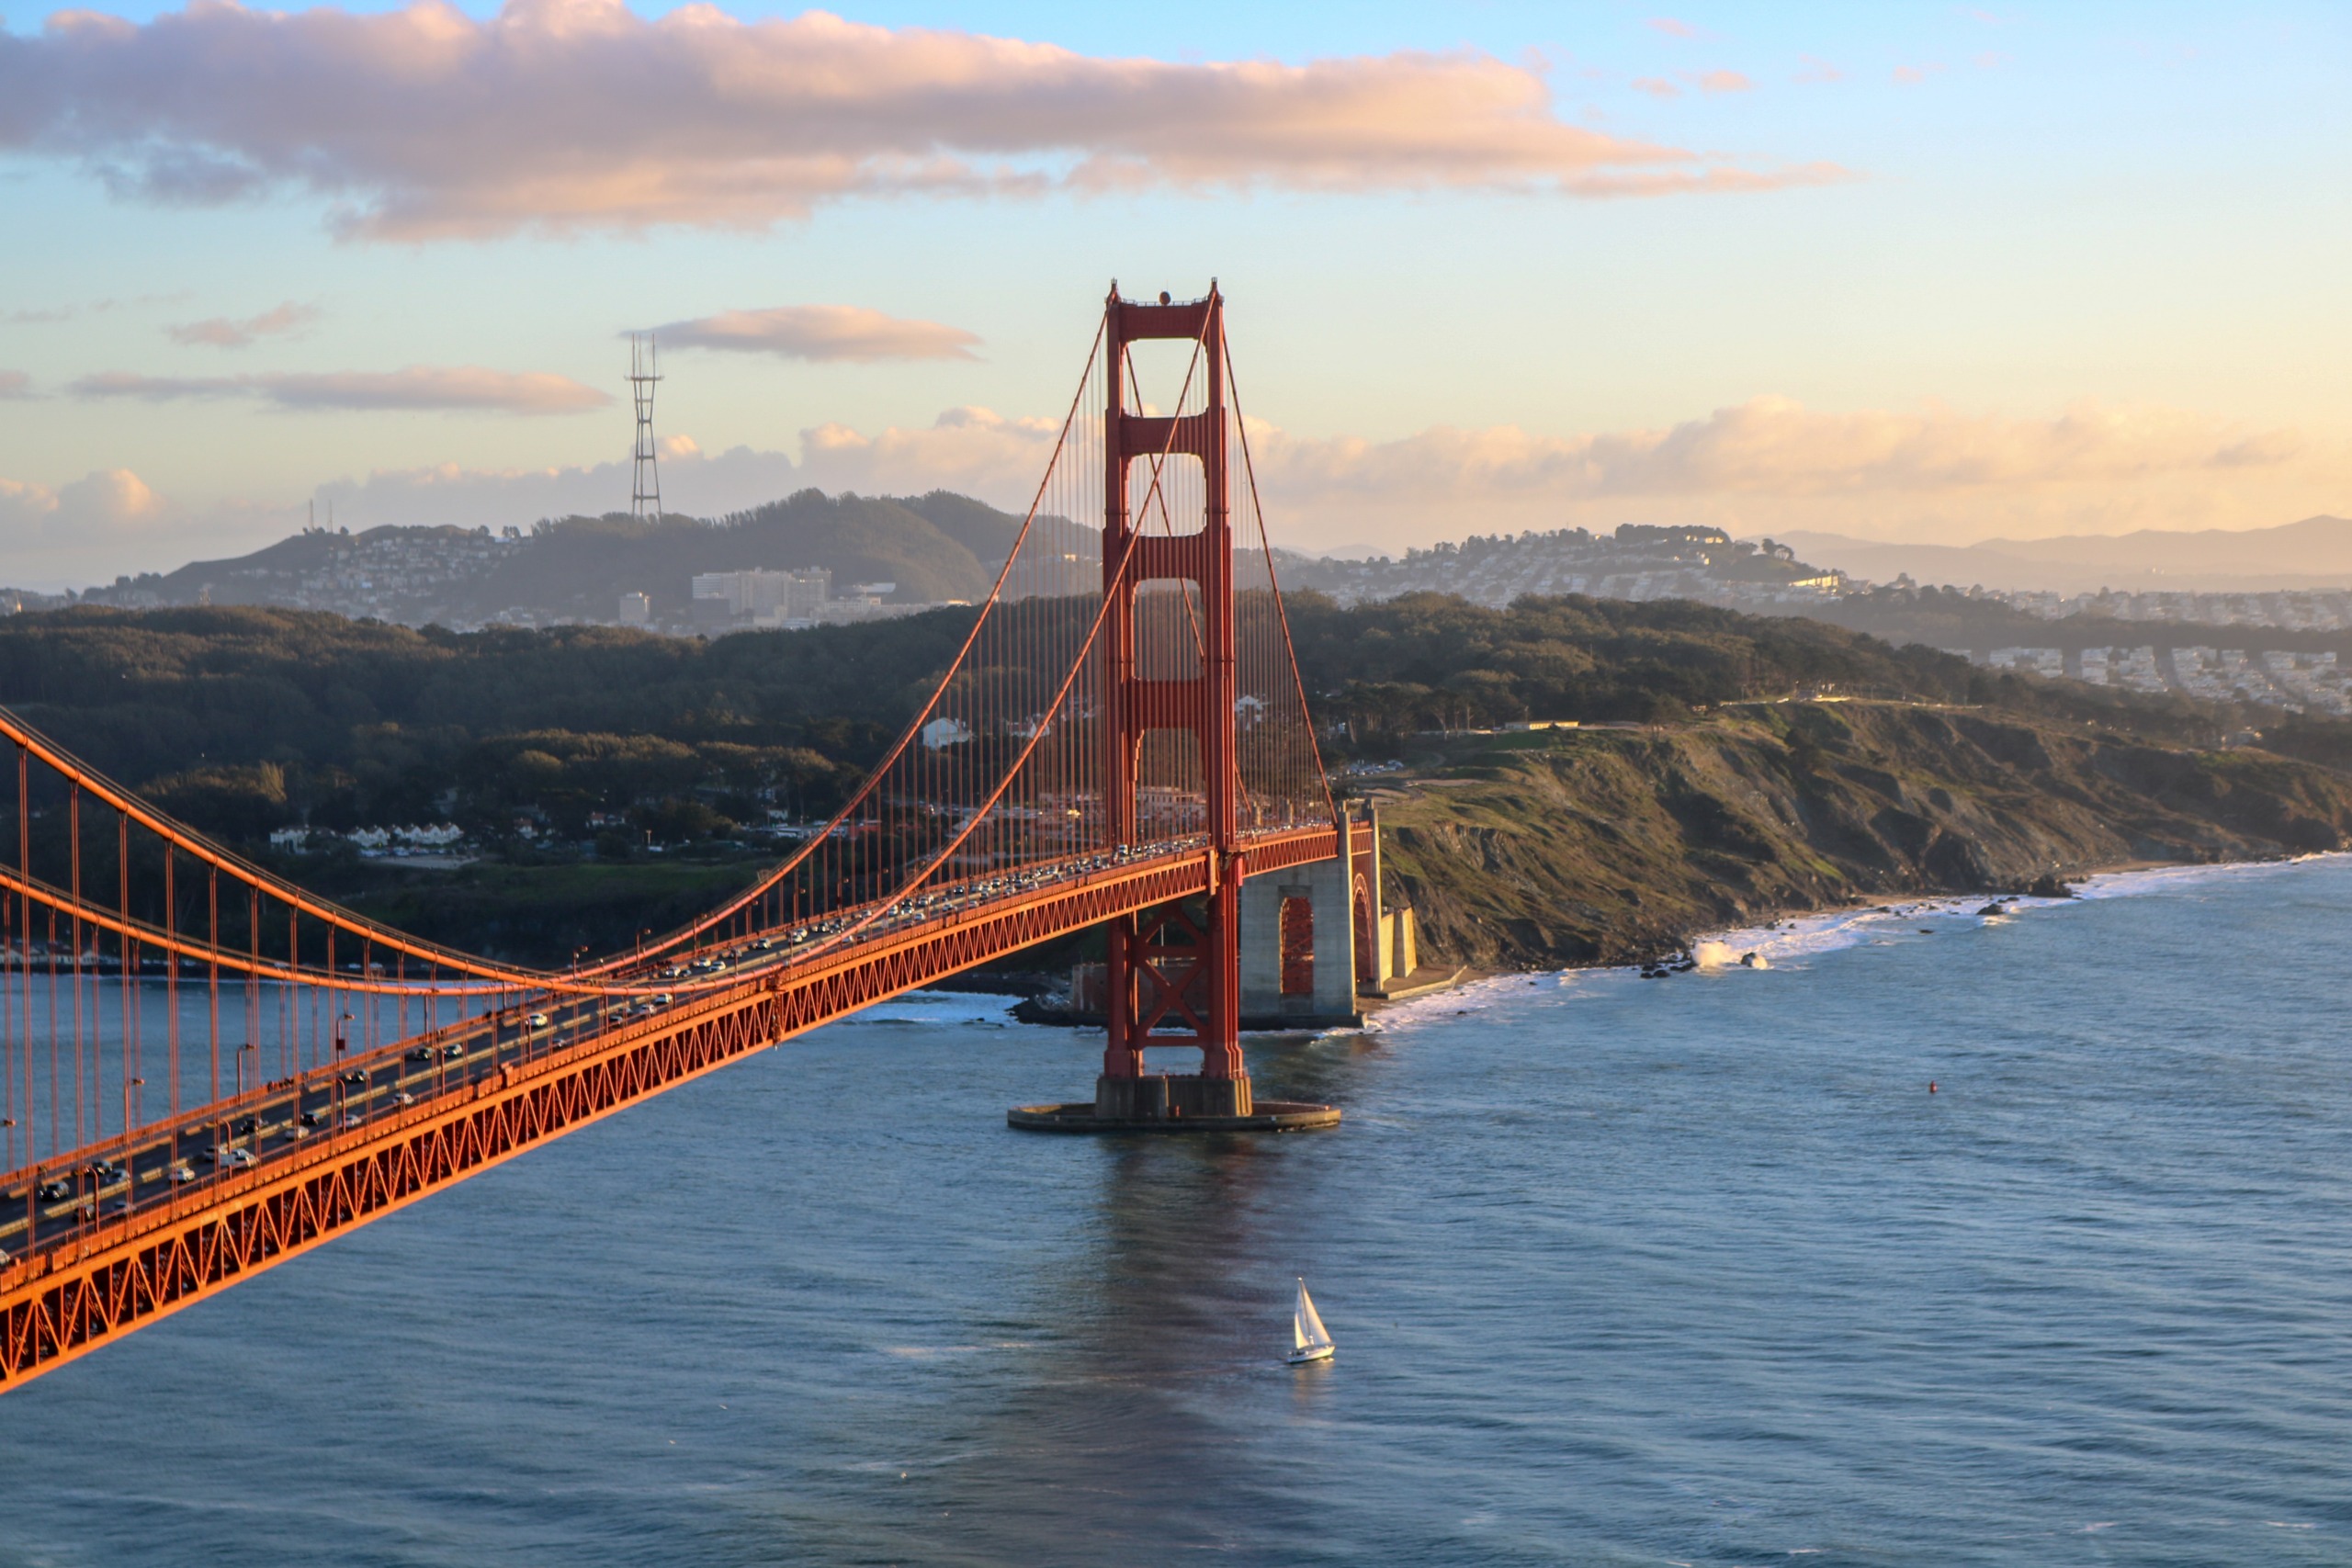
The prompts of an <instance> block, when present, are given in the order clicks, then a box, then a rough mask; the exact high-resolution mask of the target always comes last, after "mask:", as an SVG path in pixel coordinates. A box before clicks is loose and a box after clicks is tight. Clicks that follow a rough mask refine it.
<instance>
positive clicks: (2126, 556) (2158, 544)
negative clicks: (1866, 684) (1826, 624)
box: [1778, 516, 2352, 593]
mask: <svg viewBox="0 0 2352 1568" xmlns="http://www.w3.org/2000/svg"><path fill="white" fill-rule="evenodd" d="M1778 537H1779V539H1780V541H1781V543H1782V544H1784V545H1791V546H1793V547H1795V548H1796V551H1797V553H1798V554H1799V555H1801V556H1803V557H1804V558H1805V559H1807V560H1811V561H1817V562H1819V563H1820V564H1821V565H1823V566H1826V567H1835V568H1837V569H1838V570H1840V571H1843V572H1845V573H1846V574H1847V575H1849V576H1850V577H1859V578H1864V579H1867V580H1869V581H1872V582H1891V581H1894V579H1895V578H1896V577H1898V576H1902V575H1905V574H1908V575H1909V576H1910V578H1911V579H1912V580H1913V581H1916V582H1919V583H1923V584H1925V583H1949V584H1951V585H1952V586H1954V587H1960V588H1967V587H1971V586H1973V585H1977V584H1981V585H1983V586H1984V587H1986V588H1999V589H2007V590H2010V591H2012V592H2018V591H2025V592H2058V593H2095V592H2098V590H2100V589H2102V588H2112V589H2116V590H2119V591H2121V590H2131V591H2134V592H2148V591H2152V590H2154V591H2162V590H2165V589H2177V590H2180V591H2183V592H2209V593H2233V592H2239V593H2253V592H2270V591H2273V590H2278V589H2298V588H2299V589H2320V588H2344V587H2347V586H2352V518H2344V517H2330V516H2320V517H2306V518H2304V519H2303V520H2302V521H2301V522H2300V523H2288V524H2283V525H2280V526H2278V527H2276V528H2248V529H2238V530H2232V529H2222V528H2208V529H2204V530H2202V531H2200V532H2197V533H2185V532H2184V533H2167V532H2164V531H2162V530H2158V529H2154V528H2143V529H2141V530H2139V531H2138V532H2137V533H2131V534H2070V535H2066V536H2062V537H2059V538H2054V539H1986V540H1985V541H1984V542H1983V543H1981V544H1974V545H1967V546H1952V545H1899V544H1886V543H1883V542H1881V541H1878V540H1874V539H1856V538H1851V537H1849V536H1846V535H1843V534H1821V533H1813V532H1809V531H1804V530H1800V531H1798V532H1794V533H1788V534H1781V535H1779V536H1778Z"/></svg>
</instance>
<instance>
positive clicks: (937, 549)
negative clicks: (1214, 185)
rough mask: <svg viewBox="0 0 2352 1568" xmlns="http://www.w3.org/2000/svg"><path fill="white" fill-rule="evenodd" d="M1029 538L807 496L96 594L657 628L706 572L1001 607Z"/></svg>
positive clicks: (557, 524)
mask: <svg viewBox="0 0 2352 1568" xmlns="http://www.w3.org/2000/svg"><path fill="white" fill-rule="evenodd" d="M1039 523H1040V526H1043V527H1045V528H1047V529H1049V530H1051V529H1056V528H1058V529H1059V530H1060V533H1061V535H1062V537H1058V538H1057V539H1055V540H1054V541H1053V542H1054V544H1055V545H1056V547H1057V548H1059V549H1067V550H1070V551H1079V552H1084V553H1090V554H1091V551H1092V549H1093V546H1092V544H1091V540H1092V539H1094V538H1095V537H1097V536H1095V535H1094V534H1092V533H1091V531H1089V530H1086V529H1080V528H1071V527H1069V526H1068V525H1058V524H1057V523H1056V522H1055V520H1053V519H1040V520H1039ZM1020 530H1021V519H1020V518H1019V517H1017V516H1014V515H1012V514H1011V513H1004V512H1000V511H998V510H997V509H996V508H995V507H993V506H989V505H988V504H987V503H985V502H978V501H975V500H973V499H971V498H970V497H969V496H964V495H956V494H955V493H953V492H951V491H932V492H931V493H929V494H926V495H913V496H862V495H854V494H850V493H848V492H843V493H842V494H840V495H831V496H829V495H827V494H825V493H824V492H823V491H816V490H806V491H800V492H798V493H797V494H795V495H791V496H787V497H786V498H784V499H783V500H780V501H773V502H768V503H767V504H765V505H763V506H759V507H755V508H753V509H752V510H750V511H748V512H741V513H734V514H732V515H729V516H727V517H722V518H718V519H717V520H716V521H705V520H703V519H701V518H695V517H686V516H681V515H674V514H673V515H669V516H664V517H661V518H658V519H642V518H632V517H629V516H627V515H625V514H620V513H615V514H611V515H607V516H603V517H564V518H556V519H550V520H548V521H545V522H542V523H539V524H537V525H535V526H534V527H532V528H531V529H530V531H529V532H527V533H521V534H517V533H516V532H515V530H511V529H510V530H508V535H509V536H507V537H501V538H492V536H490V534H489V532H488V531H487V530H477V531H473V532H469V531H467V530H464V529H458V528H448V527H438V528H402V527H384V528H372V529H369V530H368V531H366V532H364V533H361V534H358V535H352V534H349V533H335V532H329V531H327V530H323V529H311V530H307V531H305V532H303V533H301V534H298V535H296V536H293V537H291V538H287V539H281V540H279V541H278V542H277V544H274V545H271V546H269V547H266V548H265V549H260V550H256V551H254V553H253V554H251V555H247V556H241V557H238V558H233V559H229V560H211V561H197V562H193V563H191V564H190V565H187V566H185V567H182V568H180V569H179V570H176V571H172V572H165V573H153V572H151V573H146V574H142V575H141V576H139V577H136V578H128V579H125V580H123V581H120V582H119V583H117V584H115V585H114V586H113V587H112V588H108V589H105V590H99V591H96V592H99V593H100V594H101V595H103V597H104V599H105V602H107V603H112V604H157V603H161V604H165V605H196V604H274V605H286V604H303V605H310V606H318V605H322V604H323V605H328V606H333V607H340V608H345V609H349V608H352V607H353V606H354V605H355V604H373V605H376V606H377V608H375V609H374V610H371V611H369V612H368V613H371V614H378V615H381V616H382V618H384V619H388V620H397V621H401V622H403V623H405V624H409V625H414V626H423V625H425V624H428V623H430V622H435V621H439V622H444V623H457V624H467V625H471V624H475V623H479V622H481V621H482V620H483V619H485V618H487V617H489V616H492V615H500V614H503V613H509V612H514V611H522V612H525V613H526V614H527V615H537V616H541V617H545V618H548V619H559V618H560V619H579V620H584V621H587V622H591V623H608V622H610V621H612V620H613V619H614V617H615V614H616V600H617V596H618V595H619V594H621V593H624V592H642V593H645V594H648V595H650V598H651V600H652V602H653V604H654V607H655V611H656V616H657V618H664V617H669V618H675V617H678V616H682V615H684V614H685V613H686V610H687V607H688V606H689V604H691V601H692V592H691V584H692V582H693V580H694V578H695V576H696V575H697V574H698V573H702V572H723V571H740V570H747V569H750V568H755V567H757V568H769V569H775V570H798V569H801V568H804V567H822V568H824V569H825V570H828V571H830V572H831V573H832V575H833V581H835V582H836V583H837V584H839V585H841V586H842V588H843V589H844V590H846V589H847V587H848V586H849V585H850V584H853V583H865V582H888V583H891V584H893V585H894V586H893V587H892V589H891V590H890V592H888V593H887V594H886V595H884V597H885V598H887V599H888V601H889V602H891V603H894V604H937V603H944V602H946V601H951V600H959V599H960V600H978V599H982V598H985V597H987V595H988V592H989V584H990V583H991V582H992V581H994V580H995V577H996V572H997V569H998V568H999V567H1001V565H1002V564H1003V563H1004V558H1005V556H1006V554H1007V553H1008V552H1009V551H1010V550H1011V549H1012V543H1013V540H1014V539H1015V537H1016V536H1018V535H1019V533H1020ZM355 613H356V612H355Z"/></svg>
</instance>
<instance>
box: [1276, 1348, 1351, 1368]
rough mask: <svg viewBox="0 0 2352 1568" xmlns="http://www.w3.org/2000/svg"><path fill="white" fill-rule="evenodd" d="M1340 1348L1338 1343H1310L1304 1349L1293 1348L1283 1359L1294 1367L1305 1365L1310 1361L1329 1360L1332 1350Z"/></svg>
mask: <svg viewBox="0 0 2352 1568" xmlns="http://www.w3.org/2000/svg"><path fill="white" fill-rule="evenodd" d="M1338 1348H1339V1347H1338V1346H1336V1345H1309V1346H1307V1347H1306V1348H1305V1349H1303V1350H1293V1351H1292V1352H1291V1353H1290V1354H1289V1355H1287V1356H1284V1357H1283V1360H1284V1361H1287V1362H1288V1363H1290V1364H1291V1365H1292V1366H1294V1367H1303V1366H1305V1365H1306V1363H1307V1362H1309V1361H1328V1360H1329V1359H1331V1352H1332V1351H1334V1350H1336V1349H1338Z"/></svg>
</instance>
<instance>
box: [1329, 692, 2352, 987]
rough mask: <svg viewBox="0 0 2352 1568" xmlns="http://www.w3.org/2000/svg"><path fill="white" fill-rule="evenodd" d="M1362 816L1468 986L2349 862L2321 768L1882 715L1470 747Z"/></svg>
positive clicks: (1552, 736) (1908, 709) (2097, 734)
mask: <svg viewBox="0 0 2352 1568" xmlns="http://www.w3.org/2000/svg"><path fill="white" fill-rule="evenodd" d="M1370 794H1371V796H1372V798H1373V799H1374V800H1375V801H1376V802H1377V803H1378V804H1379V805H1380V807H1381V819H1382V826H1383V828H1384V829H1385V871H1386V874H1387V878H1388V882H1389V885H1390V897H1392V898H1397V899H1401V900H1403V901H1405V902H1408V903H1410V904H1411V905H1412V906H1413V908H1414V909H1415V911H1416V913H1417V918H1418V919H1419V931H1420V942H1421V951H1422V953H1424V955H1425V956H1426V957H1427V958H1429V959H1430V961H1433V962H1434V961H1440V960H1442V961H1444V962H1448V963H1453V964H1476V965H1479V966H1482V967H1492V968H1529V967H1551V966H1556V965H1561V964H1614V963H1623V962H1627V961H1630V960H1634V959H1639V958H1642V957H1645V956H1649V955H1653V954H1657V953H1664V952H1668V951H1671V950H1673V949H1675V948H1677V947H1679V946H1681V945H1683V944H1684V943H1686V942H1689V941H1690V940H1691V938H1692V937H1694V936H1695V935H1697V934H1699V933H1700V932H1702V931H1707V930H1709V929H1714V928H1721V927H1724V926H1726V925H1736V924H1741V923H1746V922H1751V921H1755V920H1759V919H1768V918H1770V917H1772V916H1775V915H1778V914H1781V913H1785V912H1789V911H1796V910H1807V909H1816V908H1827V907H1832V906H1836V905H1840V904H1845V903H1849V902H1852V901H1854V900H1857V899H1862V898H1868V897H1878V896H1886V895H1905V894H1923V893H1972V894H1973V893H1978V892H1984V893H1993V892H2022V891H2024V890H2026V889H2028V888H2030V887H2031V886H2034V885H2036V884H2037V883H2043V882H2045V879H2049V878H2052V877H2055V878H2059V879H2064V878H2066V877H2071V876H2076V875H2081V874H2086V873H2088V872H2091V871H2094V870H2097V869H2099V868H2102V867H2109V866H2114V865H2119V864H2124V863H2134V862H2152V861H2177V862H2210V861H2221V860H2243V859H2261V858H2269V857H2277V856H2280V855H2288V854H2299V853H2308V852H2313V851H2321V850H2332V849H2337V848H2340V847H2342V846H2344V845H2345V844H2346V842H2347V840H2352V777H2346V775H2345V774H2342V773H2337V772H2335V771H2334V770H2331V769H2328V768H2324V767H2320V766H2317V765H2315V764H2312V763H2309V762H2303V761H2292V760H2290V759H2286V758H2281V757H2277V756H2273V755H2270V754H2268V753H2266V752H2261V751H2256V750H2227V751H2215V750H2179V749H2174V748H2169V747H2165V746H2163V745H2158V744H2154V743H2151V742H2149V741H2146V740H2143V739H2132V738H2131V737H2128V736H2124V735H2120V734H2117V733H2113V732H2110V731H2106V730H2102V729H2100V728H2098V727H2096V726H2091V725H2050V724H2041V723H2036V722H2033V721H2030V720H2027V719H2020V718H2018V717H2015V716H2008V715H2004V714H2000V713H1996V712H1988V711H1982V710H1975V709H1971V708H1966V707H1953V706H1940V705H1918V704H1905V703H1893V702H1887V703H1876V702H1850V703H1786V704H1734V705H1728V706H1726V707H1725V708H1724V709H1723V710H1721V711H1720V712H1719V713H1717V714H1715V715H1713V716H1709V717H1707V718H1705V719H1702V720H1701V721H1699V722H1695V723H1691V724H1688V725H1683V726H1678V727H1672V728H1638V729H1636V728H1623V729H1582V730H1567V729H1563V730H1550V731H1539V732H1536V733H1534V734H1530V735H1514V736H1498V737H1492V738H1487V739H1483V740H1482V741H1476V742H1468V743H1462V744H1459V745H1457V746H1456V748H1455V749H1454V750H1453V754H1452V755H1451V756H1449V758H1448V759H1447V761H1446V762H1445V764H1444V765H1442V766H1441V767H1437V768H1432V769H1429V770H1426V771H1424V772H1423V773H1421V774H1420V775H1419V776H1417V777H1414V778H1413V779H1412V780H1411V782H1409V783H1404V784H1400V785H1399V786H1397V787H1395V788H1384V789H1379V790H1375V791H1372V792H1370Z"/></svg>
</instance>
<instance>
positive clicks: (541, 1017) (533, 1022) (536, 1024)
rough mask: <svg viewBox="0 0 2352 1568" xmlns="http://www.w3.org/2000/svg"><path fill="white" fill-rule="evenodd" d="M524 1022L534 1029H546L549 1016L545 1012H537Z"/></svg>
mask: <svg viewBox="0 0 2352 1568" xmlns="http://www.w3.org/2000/svg"><path fill="white" fill-rule="evenodd" d="M524 1022H525V1023H527V1024H529V1025H530V1026H531V1027H532V1028H533V1029H545V1028H546V1027H547V1026H548V1015H547V1014H545V1013H543V1012H535V1013H533V1014H532V1015H531V1016H530V1017H528V1018H526V1019H525V1020H524Z"/></svg>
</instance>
